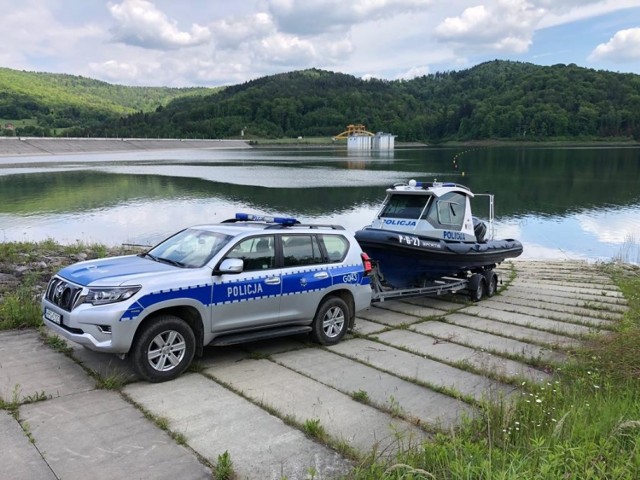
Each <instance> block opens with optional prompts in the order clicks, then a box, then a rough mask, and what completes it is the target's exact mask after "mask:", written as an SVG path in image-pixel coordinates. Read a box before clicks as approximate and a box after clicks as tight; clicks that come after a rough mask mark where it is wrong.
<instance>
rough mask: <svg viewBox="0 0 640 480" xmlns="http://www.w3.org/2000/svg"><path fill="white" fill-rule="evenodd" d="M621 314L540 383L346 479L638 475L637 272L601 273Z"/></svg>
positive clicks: (639, 284) (639, 364)
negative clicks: (611, 283)
mask: <svg viewBox="0 0 640 480" xmlns="http://www.w3.org/2000/svg"><path fill="white" fill-rule="evenodd" d="M605 270H606V271H607V272H609V273H610V274H611V275H612V277H613V278H614V279H615V281H616V283H617V284H618V285H619V287H620V289H621V290H622V291H623V292H624V294H625V297H626V298H627V300H628V302H629V306H630V310H629V312H627V313H626V314H625V317H624V320H623V321H622V322H621V324H620V328H619V329H618V330H617V331H615V332H608V333H607V334H604V335H601V336H598V337H594V338H592V339H590V340H589V341H588V342H587V343H586V344H585V345H584V347H583V348H581V349H580V350H579V351H577V352H576V355H575V358H574V359H573V360H572V361H571V362H570V363H568V364H567V365H565V366H563V367H561V368H558V369H556V370H555V371H554V374H553V377H552V379H551V380H550V381H548V382H546V383H544V384H532V385H528V384H526V383H524V384H522V385H520V387H521V389H522V393H521V395H520V396H519V397H518V398H517V399H511V400H510V401H509V402H507V401H505V402H498V403H486V404H484V405H483V406H482V409H481V415H479V416H477V417H476V418H474V419H469V420H467V421H466V422H465V423H463V425H462V426H461V427H460V428H458V429H456V430H454V431H451V432H445V433H443V432H441V433H438V434H436V435H435V437H434V439H433V441H431V442H425V443H424V444H422V445H419V446H414V448H411V449H407V450H405V451H401V452H400V453H399V454H398V455H397V456H395V457H394V458H391V459H388V460H386V461H381V460H380V459H379V460H378V461H376V462H371V463H368V464H362V465H360V466H359V467H358V468H356V470H355V471H354V472H353V473H352V474H350V476H349V478H350V479H351V478H354V479H357V480H369V479H376V480H377V479H401V478H402V479H426V478H438V479H445V480H446V479H471V478H474V479H475V478H478V479H481V478H484V479H514V480H515V479H522V478H527V479H556V478H560V479H562V478H567V479H593V480H596V479H603V478H608V479H629V480H631V479H636V478H639V477H640V270H639V269H631V268H626V267H615V266H608V267H607V268H606V269H605Z"/></svg>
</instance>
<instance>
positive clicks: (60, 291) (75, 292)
mask: <svg viewBox="0 0 640 480" xmlns="http://www.w3.org/2000/svg"><path fill="white" fill-rule="evenodd" d="M81 293H82V288H81V287H77V286H75V285H72V284H71V283H69V282H66V281H64V280H63V279H61V278H59V277H53V278H52V279H51V281H50V282H49V286H48V287H47V292H46V293H45V297H46V299H47V300H49V301H50V302H51V303H53V304H54V305H57V306H59V307H60V308H62V309H63V310H66V311H67V312H70V311H71V310H73V307H74V306H75V303H76V301H77V300H78V297H79V296H80V294H81Z"/></svg>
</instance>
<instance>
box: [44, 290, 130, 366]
mask: <svg viewBox="0 0 640 480" xmlns="http://www.w3.org/2000/svg"><path fill="white" fill-rule="evenodd" d="M114 307H116V308H114ZM123 307H125V305H122V304H110V305H101V306H93V305H89V304H82V305H79V306H77V307H76V308H74V309H73V310H72V311H70V312H68V311H66V310H64V309H62V308H60V307H58V306H57V305H55V304H53V303H52V302H50V301H49V300H47V299H46V298H43V299H42V320H43V322H44V324H45V325H46V326H47V327H48V328H49V329H51V330H53V331H54V332H56V333H57V334H58V335H60V336H62V337H64V338H66V339H67V340H70V341H72V342H75V343H78V344H80V345H84V346H85V347H87V348H88V349H90V350H95V351H97V352H106V353H117V354H125V353H127V352H129V350H130V348H131V343H132V340H133V335H134V333H135V329H136V324H137V322H134V321H121V320H120V319H121V318H122V315H123V314H124V312H125V310H126V308H123ZM56 320H57V321H56ZM58 322H59V323H58Z"/></svg>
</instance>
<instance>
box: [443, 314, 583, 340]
mask: <svg viewBox="0 0 640 480" xmlns="http://www.w3.org/2000/svg"><path fill="white" fill-rule="evenodd" d="M446 321H447V323H451V324H455V325H460V326H461V327H467V328H472V329H474V330H475V331H481V332H489V333H496V334H498V335H503V336H505V337H509V338H515V339H518V340H525V341H527V342H529V343H531V344H534V345H546V346H548V347H550V348H556V347H557V348H571V347H575V346H577V345H579V344H580V341H579V340H577V339H576V338H572V337H565V336H563V335H558V334H555V333H549V332H545V331H543V330H536V329H535V328H529V327H522V326H519V325H513V324H509V323H504V322H499V321H496V320H488V319H486V318H480V317H476V316H473V315H465V314H463V313H454V314H451V315H448V316H447V318H446Z"/></svg>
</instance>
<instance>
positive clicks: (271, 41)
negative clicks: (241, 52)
mask: <svg viewBox="0 0 640 480" xmlns="http://www.w3.org/2000/svg"><path fill="white" fill-rule="evenodd" d="M256 48H257V51H258V53H260V54H261V56H263V57H266V58H269V59H270V60H271V61H272V62H275V63H278V64H282V65H304V64H308V63H309V62H311V63H313V62H314V61H315V60H317V59H318V54H317V52H316V48H315V46H314V45H313V43H311V42H310V41H308V40H303V39H300V38H298V37H296V36H294V35H286V34H282V33H276V34H274V35H271V36H269V37H267V38H264V39H262V40H261V41H260V42H259V44H257V45H256Z"/></svg>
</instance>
